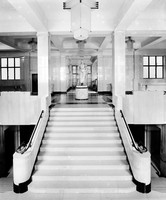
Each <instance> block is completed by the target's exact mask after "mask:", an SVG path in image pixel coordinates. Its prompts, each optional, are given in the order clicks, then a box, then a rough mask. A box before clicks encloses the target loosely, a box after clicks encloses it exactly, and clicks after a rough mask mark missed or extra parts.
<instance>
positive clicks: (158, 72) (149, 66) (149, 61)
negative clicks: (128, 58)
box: [143, 56, 164, 79]
mask: <svg viewBox="0 0 166 200" xmlns="http://www.w3.org/2000/svg"><path fill="white" fill-rule="evenodd" d="M143 78H148V79H162V78H164V56H144V57H143Z"/></svg>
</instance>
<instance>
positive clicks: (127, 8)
mask: <svg viewBox="0 0 166 200" xmlns="http://www.w3.org/2000/svg"><path fill="white" fill-rule="evenodd" d="M151 2H152V0H127V1H124V4H123V5H122V7H121V9H120V10H119V12H118V14H117V18H116V21H115V30H126V29H127V28H128V27H129V26H130V25H131V24H132V22H133V21H134V20H135V19H136V18H137V17H138V16H139V15H140V14H141V13H142V11H143V10H145V8H147V6H148V5H149V4H150V3H151Z"/></svg>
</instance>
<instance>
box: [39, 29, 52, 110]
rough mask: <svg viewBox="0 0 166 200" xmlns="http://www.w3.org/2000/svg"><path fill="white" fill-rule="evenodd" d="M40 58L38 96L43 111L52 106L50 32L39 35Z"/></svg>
mask: <svg viewBox="0 0 166 200" xmlns="http://www.w3.org/2000/svg"><path fill="white" fill-rule="evenodd" d="M37 47H38V51H37V56H38V95H39V97H40V98H41V106H42V109H44V110H45V108H47V107H48V106H49V105H50V104H51V87H50V69H49V60H50V37H49V34H48V32H43V33H38V34H37Z"/></svg>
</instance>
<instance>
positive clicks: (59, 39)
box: [51, 36, 64, 52]
mask: <svg viewBox="0 0 166 200" xmlns="http://www.w3.org/2000/svg"><path fill="white" fill-rule="evenodd" d="M63 40H64V37H60V36H56V37H51V41H52V43H53V44H54V46H55V48H57V49H58V50H59V51H60V52H63V50H64V49H63Z"/></svg>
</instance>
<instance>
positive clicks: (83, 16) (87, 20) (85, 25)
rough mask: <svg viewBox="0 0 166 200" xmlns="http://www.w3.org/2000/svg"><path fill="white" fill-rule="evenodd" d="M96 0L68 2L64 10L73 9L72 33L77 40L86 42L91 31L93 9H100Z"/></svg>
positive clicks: (70, 0) (64, 4)
mask: <svg viewBox="0 0 166 200" xmlns="http://www.w3.org/2000/svg"><path fill="white" fill-rule="evenodd" d="M98 5H99V4H98V2H96V1H95V0H68V1H66V2H64V3H63V9H71V31H72V32H73V35H74V38H75V39H76V40H85V39H87V38H88V36H89V32H90V30H91V9H98Z"/></svg>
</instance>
